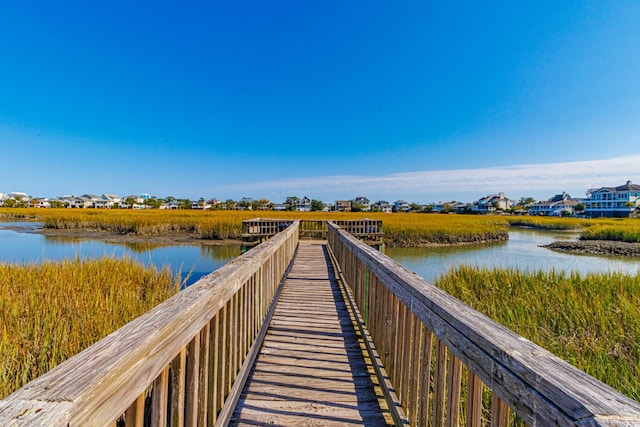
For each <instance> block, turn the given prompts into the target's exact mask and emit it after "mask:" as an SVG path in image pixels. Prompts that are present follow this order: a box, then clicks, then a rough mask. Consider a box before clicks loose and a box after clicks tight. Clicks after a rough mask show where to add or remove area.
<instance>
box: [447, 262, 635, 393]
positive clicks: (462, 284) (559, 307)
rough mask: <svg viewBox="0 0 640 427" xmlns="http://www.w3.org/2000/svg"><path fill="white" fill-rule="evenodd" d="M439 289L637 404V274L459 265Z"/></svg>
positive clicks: (448, 274)
mask: <svg viewBox="0 0 640 427" xmlns="http://www.w3.org/2000/svg"><path fill="white" fill-rule="evenodd" d="M436 285H437V286H439V287H440V288H442V289H443V290H445V291H446V292H448V293H450V294H451V295H453V296H455V297H456V298H458V299H460V300H462V301H463V302H465V303H466V304H468V305H470V306H471V307H473V308H475V309H476V310H478V311H480V312H482V313H484V314H486V315H487V316H489V317H491V318H492V319H494V320H496V321H497V322H499V323H501V324H503V325H505V326H506V327H508V328H509V329H511V330H513V331H515V332H517V333H518V334H520V335H522V336H524V337H525V338H527V339H529V340H531V341H532V342H534V343H536V344H538V345H540V346H541V347H544V348H546V349H547V350H549V351H551V352H552V353H554V354H555V355H557V356H559V357H560V358H562V359H564V360H566V361H568V362H569V363H571V364H573V365H574V366H576V367H577V368H579V369H581V370H583V371H585V372H587V373H588V374H590V375H592V376H594V377H595V378H598V379H599V380H601V381H603V382H604V383H606V384H608V385H610V386H611V387H613V388H615V389H617V390H619V391H620V392H622V393H624V394H626V395H627V396H629V397H631V398H632V399H635V400H640V310H639V309H638V307H640V275H637V276H628V275H624V274H620V273H600V274H587V275H580V274H578V273H565V272H554V271H552V272H542V271H539V272H534V273H527V272H521V271H518V270H509V269H495V270H489V269H482V268H476V267H468V266H462V267H458V268H456V269H453V270H451V271H450V272H449V273H447V274H443V275H442V276H441V277H440V278H439V279H438V280H437V281H436Z"/></svg>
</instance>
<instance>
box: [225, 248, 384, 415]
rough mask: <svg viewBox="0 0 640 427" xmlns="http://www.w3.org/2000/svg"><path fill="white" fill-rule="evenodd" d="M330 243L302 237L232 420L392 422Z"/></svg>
mask: <svg viewBox="0 0 640 427" xmlns="http://www.w3.org/2000/svg"><path fill="white" fill-rule="evenodd" d="M345 297H346V296H345V294H344V292H343V291H342V290H341V288H340V286H339V284H338V282H337V280H336V276H335V274H334V269H333V267H332V264H331V261H330V258H329V255H328V253H327V249H326V243H325V242H324V241H308V240H307V241H304V240H303V241H300V246H299V249H298V254H297V256H296V258H295V261H294V264H293V266H292V269H291V271H290V273H289V276H288V277H287V279H286V281H285V284H284V288H283V291H282V294H281V296H280V299H279V301H278V304H277V306H276V310H275V312H274V316H273V318H272V320H271V324H270V325H269V329H268V331H267V335H266V338H265V341H264V343H263V345H262V348H261V350H260V354H259V356H258V358H257V360H256V363H255V365H254V367H253V370H252V372H251V374H250V376H249V378H248V380H247V383H246V385H245V388H244V390H243V392H242V395H241V397H240V400H239V402H238V405H237V407H236V410H235V412H234V414H233V417H232V420H231V425H232V426H242V425H252V426H255V425H281V426H284V425H286V426H296V425H314V426H319V425H341V426H351V425H367V426H386V425H390V424H392V421H391V417H390V415H389V414H388V413H386V411H385V409H384V408H385V401H384V397H383V395H382V391H381V389H380V388H379V387H378V386H377V379H376V377H375V375H374V370H373V367H372V366H371V365H370V363H369V359H368V357H367V355H366V353H364V350H365V349H366V347H365V345H364V343H363V340H362V337H361V336H360V334H359V332H357V329H356V328H354V319H353V316H352V313H351V312H350V309H349V308H348V305H347V304H346V303H345Z"/></svg>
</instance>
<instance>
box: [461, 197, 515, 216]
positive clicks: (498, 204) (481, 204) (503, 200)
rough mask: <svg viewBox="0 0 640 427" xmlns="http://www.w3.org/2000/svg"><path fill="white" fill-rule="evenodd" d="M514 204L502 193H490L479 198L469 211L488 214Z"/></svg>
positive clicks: (508, 207)
mask: <svg viewBox="0 0 640 427" xmlns="http://www.w3.org/2000/svg"><path fill="white" fill-rule="evenodd" d="M514 204H515V203H514V202H512V201H511V200H509V198H508V197H505V195H504V193H498V194H490V195H488V196H486V197H483V198H481V199H479V200H478V201H477V202H476V203H475V204H474V205H473V206H472V207H471V211H472V212H474V213H479V214H490V213H493V212H496V211H497V210H507V209H510V208H511V207H512V206H513V205H514Z"/></svg>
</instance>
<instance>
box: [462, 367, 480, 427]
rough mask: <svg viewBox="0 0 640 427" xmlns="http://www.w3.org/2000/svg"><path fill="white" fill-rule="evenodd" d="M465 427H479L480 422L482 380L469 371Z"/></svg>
mask: <svg viewBox="0 0 640 427" xmlns="http://www.w3.org/2000/svg"><path fill="white" fill-rule="evenodd" d="M467 381H468V382H467V420H466V423H465V426H466V427H480V425H481V421H482V388H483V387H482V380H481V379H480V378H478V377H477V376H476V375H475V374H474V373H473V372H472V371H471V370H469V378H468V380H467Z"/></svg>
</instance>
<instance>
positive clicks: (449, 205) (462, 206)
mask: <svg viewBox="0 0 640 427" xmlns="http://www.w3.org/2000/svg"><path fill="white" fill-rule="evenodd" d="M467 208H468V206H467V204H466V203H462V202H458V201H455V200H452V201H450V202H438V203H436V204H434V205H433V206H432V207H431V212H433V213H442V212H455V213H460V214H461V213H465V211H466V210H467Z"/></svg>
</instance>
